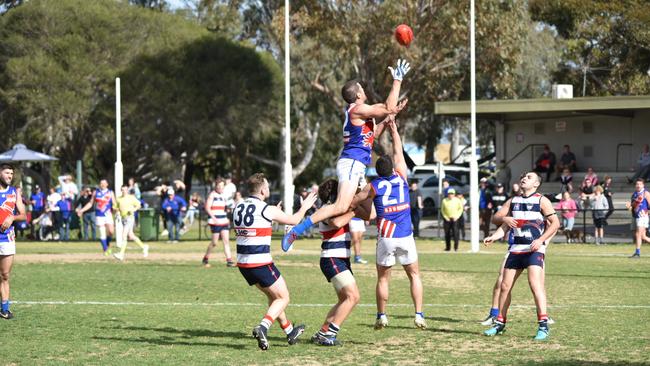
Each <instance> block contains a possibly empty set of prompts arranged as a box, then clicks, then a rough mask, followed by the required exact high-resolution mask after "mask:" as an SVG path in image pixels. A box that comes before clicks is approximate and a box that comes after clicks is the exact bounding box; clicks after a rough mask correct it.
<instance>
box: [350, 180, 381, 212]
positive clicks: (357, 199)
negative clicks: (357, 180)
mask: <svg viewBox="0 0 650 366" xmlns="http://www.w3.org/2000/svg"><path fill="white" fill-rule="evenodd" d="M374 197H375V190H374V189H372V184H366V186H365V187H363V189H362V190H361V191H360V192H359V193H357V194H356V195H355V196H354V198H353V199H352V203H351V204H350V207H351V208H352V209H356V208H357V207H358V206H359V205H360V204H361V202H363V201H365V200H367V199H373V198H374Z"/></svg>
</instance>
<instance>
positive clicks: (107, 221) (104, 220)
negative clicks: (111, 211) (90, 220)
mask: <svg viewBox="0 0 650 366" xmlns="http://www.w3.org/2000/svg"><path fill="white" fill-rule="evenodd" d="M95 225H97V226H102V225H113V216H110V215H109V216H95Z"/></svg>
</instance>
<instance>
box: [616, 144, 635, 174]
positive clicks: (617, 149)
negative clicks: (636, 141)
mask: <svg viewBox="0 0 650 366" xmlns="http://www.w3.org/2000/svg"><path fill="white" fill-rule="evenodd" d="M623 146H634V145H633V144H629V143H621V144H618V145H616V171H617V172H619V171H620V170H618V157H619V154H620V152H621V147H623Z"/></svg>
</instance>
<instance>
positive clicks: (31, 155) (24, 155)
mask: <svg viewBox="0 0 650 366" xmlns="http://www.w3.org/2000/svg"><path fill="white" fill-rule="evenodd" d="M55 160H59V159H57V158H55V157H53V156H49V155H47V154H43V153H39V152H36V151H34V150H30V149H28V148H27V146H25V145H23V144H16V145H14V147H13V148H12V149H11V150H9V151H5V152H3V153H2V154H0V161H55Z"/></svg>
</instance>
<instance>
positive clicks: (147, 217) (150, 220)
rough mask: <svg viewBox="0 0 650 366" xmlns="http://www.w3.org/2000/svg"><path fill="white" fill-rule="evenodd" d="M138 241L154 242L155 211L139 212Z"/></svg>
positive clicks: (144, 210) (155, 228) (155, 230)
mask: <svg viewBox="0 0 650 366" xmlns="http://www.w3.org/2000/svg"><path fill="white" fill-rule="evenodd" d="M139 215H140V239H141V240H156V236H157V235H156V234H157V230H158V225H156V224H157V220H158V216H157V215H156V210H154V209H153V208H145V209H142V210H140V212H139Z"/></svg>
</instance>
